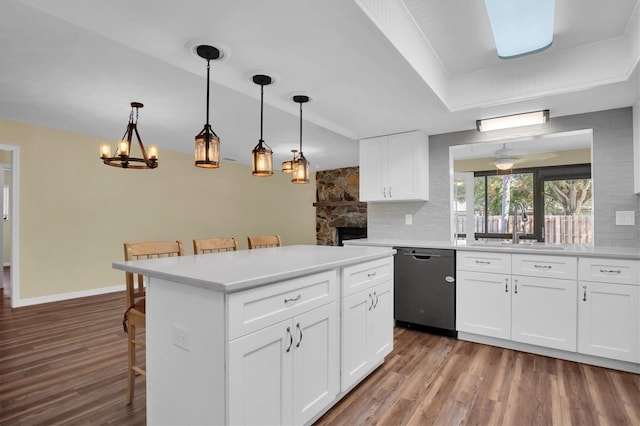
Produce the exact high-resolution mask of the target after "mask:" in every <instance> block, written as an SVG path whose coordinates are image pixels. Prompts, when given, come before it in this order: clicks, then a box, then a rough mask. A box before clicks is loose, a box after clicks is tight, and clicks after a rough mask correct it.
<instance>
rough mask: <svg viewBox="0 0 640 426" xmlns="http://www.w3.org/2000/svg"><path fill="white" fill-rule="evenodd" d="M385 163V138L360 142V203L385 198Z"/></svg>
mask: <svg viewBox="0 0 640 426" xmlns="http://www.w3.org/2000/svg"><path fill="white" fill-rule="evenodd" d="M386 162H387V137H386V136H381V137H378V138H371V139H364V140H361V141H360V201H380V200H384V199H385V198H386V196H387V193H386V187H385V185H386V179H387V178H386Z"/></svg>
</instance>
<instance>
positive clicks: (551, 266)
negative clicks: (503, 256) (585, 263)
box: [511, 254, 578, 280]
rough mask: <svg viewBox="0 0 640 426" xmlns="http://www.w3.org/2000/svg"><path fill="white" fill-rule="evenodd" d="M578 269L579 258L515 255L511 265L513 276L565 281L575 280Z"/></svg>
mask: <svg viewBox="0 0 640 426" xmlns="http://www.w3.org/2000/svg"><path fill="white" fill-rule="evenodd" d="M577 269H578V258H576V257H573V256H545V255H530V254H514V255H513V258H512V264H511V271H512V273H513V275H526V276H530V277H547V278H560V279H565V280H575V279H576V277H577V275H578V271H577Z"/></svg>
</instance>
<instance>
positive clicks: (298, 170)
mask: <svg viewBox="0 0 640 426" xmlns="http://www.w3.org/2000/svg"><path fill="white" fill-rule="evenodd" d="M293 101H294V102H297V103H299V104H300V151H299V152H298V155H297V156H295V157H294V159H293V173H292V174H293V176H292V177H291V182H293V183H309V161H307V159H306V158H305V157H304V154H303V153H302V104H304V103H306V102H309V97H308V96H304V95H296V96H294V97H293Z"/></svg>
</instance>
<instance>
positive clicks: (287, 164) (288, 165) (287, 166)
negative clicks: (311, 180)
mask: <svg viewBox="0 0 640 426" xmlns="http://www.w3.org/2000/svg"><path fill="white" fill-rule="evenodd" d="M291 152H292V153H293V160H291V161H283V162H282V173H293V162H294V161H295V160H296V153H297V152H298V150H297V149H292V150H291Z"/></svg>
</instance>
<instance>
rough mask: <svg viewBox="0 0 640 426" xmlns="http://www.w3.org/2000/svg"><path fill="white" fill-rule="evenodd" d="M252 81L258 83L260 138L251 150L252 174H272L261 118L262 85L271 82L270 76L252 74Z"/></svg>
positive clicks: (262, 112) (262, 107) (270, 153)
mask: <svg viewBox="0 0 640 426" xmlns="http://www.w3.org/2000/svg"><path fill="white" fill-rule="evenodd" d="M253 82H254V83H255V84H259V85H260V140H259V141H258V145H256V146H255V148H253V150H252V151H251V162H252V163H253V171H252V172H251V174H252V175H253V176H262V177H265V176H272V175H273V151H272V150H271V148H269V145H267V144H266V143H265V142H264V140H263V139H262V119H263V115H264V86H266V85H269V84H271V77H269V76H268V75H262V74H258V75H254V76H253Z"/></svg>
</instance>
